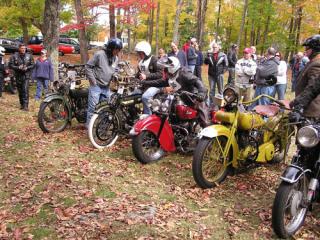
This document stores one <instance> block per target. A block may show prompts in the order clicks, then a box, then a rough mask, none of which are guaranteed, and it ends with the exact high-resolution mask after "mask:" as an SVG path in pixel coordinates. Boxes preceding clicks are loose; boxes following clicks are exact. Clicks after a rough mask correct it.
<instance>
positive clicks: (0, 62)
mask: <svg viewBox="0 0 320 240" xmlns="http://www.w3.org/2000/svg"><path fill="white" fill-rule="evenodd" d="M4 54H5V49H4V48H3V47H0V97H2V91H3V81H4V72H5V70H4Z"/></svg>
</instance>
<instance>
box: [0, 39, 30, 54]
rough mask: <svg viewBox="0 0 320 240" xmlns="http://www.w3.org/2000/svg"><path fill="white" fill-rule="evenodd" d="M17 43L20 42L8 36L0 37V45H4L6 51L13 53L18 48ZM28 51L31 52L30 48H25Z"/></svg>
mask: <svg viewBox="0 0 320 240" xmlns="http://www.w3.org/2000/svg"><path fill="white" fill-rule="evenodd" d="M19 44H20V42H18V41H16V40H13V39H8V38H0V46H1V47H4V49H5V50H6V53H14V52H17V51H18V50H19ZM27 51H28V52H31V51H32V50H31V49H30V48H27Z"/></svg>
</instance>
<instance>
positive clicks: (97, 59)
mask: <svg viewBox="0 0 320 240" xmlns="http://www.w3.org/2000/svg"><path fill="white" fill-rule="evenodd" d="M122 47H123V44H122V41H121V40H120V39H119V38H111V39H110V40H109V41H108V42H107V43H105V44H104V49H102V50H100V51H98V52H96V53H95V54H94V55H93V57H92V58H91V59H90V60H89V61H88V62H87V64H86V66H85V70H86V75H87V78H88V80H89V83H90V87H89V95H88V112H87V121H86V126H88V125H89V122H90V119H91V117H92V115H93V113H94V108H95V106H96V104H98V103H99V101H100V100H102V99H104V98H109V96H110V95H111V92H110V89H109V84H110V80H111V77H112V75H113V74H114V72H115V69H116V67H117V65H118V54H119V52H120V51H121V49H122Z"/></svg>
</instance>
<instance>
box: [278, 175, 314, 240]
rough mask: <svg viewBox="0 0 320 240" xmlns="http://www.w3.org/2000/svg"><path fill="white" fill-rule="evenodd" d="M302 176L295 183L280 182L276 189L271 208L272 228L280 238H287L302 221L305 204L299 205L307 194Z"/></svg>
mask: <svg viewBox="0 0 320 240" xmlns="http://www.w3.org/2000/svg"><path fill="white" fill-rule="evenodd" d="M303 179H304V178H300V180H299V181H298V182H297V183H295V184H289V183H287V182H282V183H281V184H280V186H279V188H278V190H277V194H276V197H275V199H274V202H273V208H272V228H273V230H274V232H275V233H276V234H277V236H279V237H280V238H289V237H291V236H292V235H293V234H295V232H297V231H298V230H299V229H300V227H301V226H302V224H303V223H304V220H305V217H306V215H307V210H308V208H307V206H301V204H302V201H303V199H304V198H305V197H306V194H307V191H308V190H307V187H308V184H306V183H304V181H303Z"/></svg>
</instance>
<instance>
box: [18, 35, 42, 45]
mask: <svg viewBox="0 0 320 240" xmlns="http://www.w3.org/2000/svg"><path fill="white" fill-rule="evenodd" d="M17 40H18V41H19V42H22V43H23V37H19V38H17ZM41 43H43V37H42V36H30V38H29V42H28V44H41Z"/></svg>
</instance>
